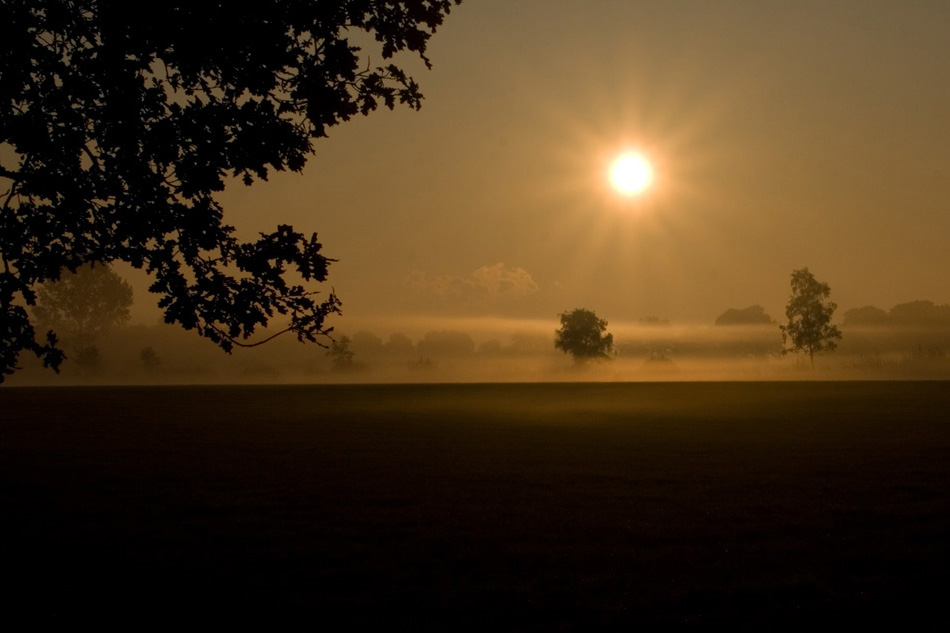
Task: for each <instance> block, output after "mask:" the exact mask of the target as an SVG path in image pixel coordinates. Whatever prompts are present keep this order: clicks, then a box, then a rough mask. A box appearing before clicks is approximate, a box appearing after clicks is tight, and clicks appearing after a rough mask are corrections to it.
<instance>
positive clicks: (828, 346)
mask: <svg viewBox="0 0 950 633" xmlns="http://www.w3.org/2000/svg"><path fill="white" fill-rule="evenodd" d="M829 296H831V289H830V288H829V287H828V284H826V283H822V282H819V281H817V280H816V279H815V276H814V275H812V274H811V273H810V272H809V271H808V269H807V268H802V269H801V270H796V271H794V272H792V296H791V298H790V299H789V301H788V306H786V308H785V316H787V317H788V323H787V324H786V325H780V326H779V328H780V329H781V330H782V340H783V341H784V342H785V344H788V343H789V342H790V343H791V347H786V348H785V349H783V350H782V351H783V352H784V353H787V352H805V353H807V354H808V358H809V359H810V360H811V364H812V366H814V365H815V352H821V351H825V350H827V351H832V350H834V349H836V348H837V347H838V343H837V341H838V340H840V339H841V331H840V330H839V329H838V327H837V326H834V325H832V324H831V317H832V315H833V314H834V312H835V309H836V308H837V307H838V306H837V305H835V304H834V303H833V302H832V301H829V300H828V297H829Z"/></svg>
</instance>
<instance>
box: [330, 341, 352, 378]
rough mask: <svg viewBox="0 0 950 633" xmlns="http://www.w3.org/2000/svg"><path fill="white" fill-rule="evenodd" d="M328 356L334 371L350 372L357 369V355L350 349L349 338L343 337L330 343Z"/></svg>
mask: <svg viewBox="0 0 950 633" xmlns="http://www.w3.org/2000/svg"><path fill="white" fill-rule="evenodd" d="M327 356H329V357H330V363H331V364H332V365H333V369H335V370H337V371H349V370H351V369H353V368H354V367H356V363H355V362H354V359H355V358H356V354H355V353H354V352H353V350H351V349H350V337H348V336H341V337H340V338H338V339H337V340H335V341H333V342H332V343H330V349H328V350H327Z"/></svg>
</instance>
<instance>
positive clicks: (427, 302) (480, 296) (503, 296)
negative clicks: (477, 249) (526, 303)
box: [405, 264, 538, 311]
mask: <svg viewBox="0 0 950 633" xmlns="http://www.w3.org/2000/svg"><path fill="white" fill-rule="evenodd" d="M405 286H406V289H407V290H408V291H409V295H410V298H411V300H412V301H413V303H415V304H417V305H420V306H422V307H426V308H436V309H449V310H474V311H480V310H484V309H488V308H496V307H500V306H506V305H513V304H516V303H519V302H520V301H521V300H523V299H525V298H527V297H530V296H531V295H533V294H535V293H537V292H538V285H537V284H536V283H535V282H534V279H532V278H531V275H530V274H529V273H528V271H526V270H524V269H523V268H518V267H508V266H505V265H504V264H494V265H492V266H482V267H481V268H479V269H477V270H475V271H474V272H473V273H472V274H471V275H469V276H468V277H456V276H454V275H429V274H426V273H423V272H414V273H412V274H411V275H409V276H408V277H407V278H406V280H405Z"/></svg>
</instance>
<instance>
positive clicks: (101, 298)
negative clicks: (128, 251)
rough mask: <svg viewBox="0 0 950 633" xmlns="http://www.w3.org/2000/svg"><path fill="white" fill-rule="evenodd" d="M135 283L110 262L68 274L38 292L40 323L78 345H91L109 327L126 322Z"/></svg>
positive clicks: (37, 302) (37, 304) (34, 311)
mask: <svg viewBox="0 0 950 633" xmlns="http://www.w3.org/2000/svg"><path fill="white" fill-rule="evenodd" d="M131 305H132V286H130V285H129V284H128V283H127V282H126V281H125V280H123V279H122V278H121V277H119V276H118V275H117V274H115V272H114V271H113V270H112V269H111V268H110V267H109V266H106V265H102V264H100V265H98V266H96V265H90V266H83V267H82V268H79V269H78V270H77V271H76V272H75V273H67V274H65V275H63V276H62V277H60V279H59V281H54V282H50V283H48V284H44V285H43V286H41V287H40V288H39V290H38V291H37V300H36V306H35V307H34V308H33V314H34V316H35V317H36V320H37V322H38V323H40V324H41V325H42V326H43V327H44V328H49V329H51V330H53V331H54V332H56V334H57V335H61V336H62V337H63V338H64V339H66V340H67V341H69V342H71V343H72V344H74V345H79V346H85V345H91V344H92V343H93V342H94V341H95V340H96V339H97V338H99V336H100V335H101V334H102V333H104V332H105V331H106V330H108V329H110V328H113V327H116V326H119V325H123V324H125V323H126V322H127V321H128V320H129V316H130V313H129V308H130V307H131Z"/></svg>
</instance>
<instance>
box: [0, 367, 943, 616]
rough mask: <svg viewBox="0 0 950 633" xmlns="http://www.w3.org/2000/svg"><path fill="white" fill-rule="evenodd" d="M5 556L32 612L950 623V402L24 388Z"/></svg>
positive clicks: (7, 596) (754, 389) (12, 402)
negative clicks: (949, 609)
mask: <svg viewBox="0 0 950 633" xmlns="http://www.w3.org/2000/svg"><path fill="white" fill-rule="evenodd" d="M0 556H2V560H0V565H2V569H3V577H4V579H5V583H4V584H5V586H6V588H5V589H3V590H2V594H0V595H2V607H3V611H4V613H5V616H4V619H7V620H9V619H11V618H13V617H15V616H29V617H31V618H32V619H33V620H34V621H40V622H42V621H56V622H62V623H70V622H74V621H80V620H83V621H90V620H91V621H111V622H113V623H115V622H127V623H128V624H130V625H134V624H140V623H148V622H156V621H162V622H166V623H175V622H180V623H186V622H192V623H194V622H205V623H213V622H217V621H228V622H235V621H241V622H248V621H291V620H293V621H300V622H303V623H305V624H306V625H307V627H308V628H311V629H318V630H319V629H320V628H324V629H325V630H336V629H338V628H339V629H353V628H355V627H357V626H360V625H368V626H370V627H372V628H373V629H379V630H382V629H383V627H385V628H386V629H392V628H394V627H397V626H400V625H403V626H414V627H417V628H418V629H439V630H446V631H450V630H613V629H617V630H630V629H631V627H632V626H634V625H643V628H644V630H656V629H663V628H674V629H675V628H681V627H682V628H687V629H693V628H700V629H704V628H714V627H715V628H725V629H727V630H860V629H863V628H867V627H871V628H880V627H886V628H891V627H893V628H896V627H897V626H898V625H902V624H911V625H912V626H913V628H912V629H911V630H920V629H933V630H946V627H947V625H948V623H950V615H948V613H950V612H948V610H947V606H946V604H947V599H948V591H950V576H948V575H950V384H947V383H941V382H828V383H816V382H801V383H794V382H785V383H761V382H760V383H650V384H596V383H588V384H503V385H478V384H470V385H428V386H427V385H388V386H372V385H369V386H368V385H355V386H294V387H276V386H268V387H154V388H146V387H141V388H140V387H125V388H13V389H9V388H7V389H2V390H0ZM341 619H342V621H343V622H344V623H345V625H344V626H334V627H332V629H331V628H330V627H326V626H324V627H321V625H327V624H328V623H330V622H331V621H335V622H338V623H339V622H340V620H341Z"/></svg>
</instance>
